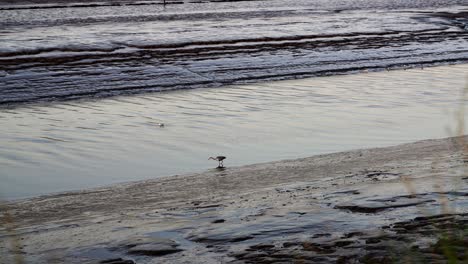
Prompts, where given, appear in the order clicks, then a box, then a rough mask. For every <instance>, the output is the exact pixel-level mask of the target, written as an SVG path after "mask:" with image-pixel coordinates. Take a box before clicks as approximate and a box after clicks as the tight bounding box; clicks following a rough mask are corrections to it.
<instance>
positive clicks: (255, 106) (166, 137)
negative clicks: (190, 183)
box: [0, 65, 468, 197]
mask: <svg viewBox="0 0 468 264" xmlns="http://www.w3.org/2000/svg"><path fill="white" fill-rule="evenodd" d="M467 70H468V66H467V65H459V66H451V67H437V68H427V69H424V70H408V71H392V72H378V73H369V74H359V75H348V76H335V77H322V78H312V79H303V80H295V81H281V82H273V83H262V84H257V85H246V86H231V87H226V88H218V89H195V90H188V91H175V92H165V93H155V94H147V95H144V96H133V97H117V98H114V99H107V100H100V101H70V102H65V103H60V104H54V105H49V106H28V107H22V108H17V109H10V110H1V111H0V122H1V123H2V125H1V126H0V140H1V141H2V148H1V149H0V166H1V169H0V179H1V182H2V184H1V185H0V192H1V194H2V195H3V196H7V197H24V196H30V195H37V194H41V193H47V192H55V191H63V190H70V189H79V188H85V187H92V186H99V185H107V184H111V183H115V182H123V181H131V180H139V179H145V178H154V177H160V176H167V175H173V174H177V173H188V172H194V171H202V170H204V169H207V168H211V167H214V166H216V165H217V163H216V162H213V161H211V162H210V161H208V160H207V158H208V157H209V156H213V155H218V154H223V155H226V156H227V157H228V159H227V160H226V162H225V165H227V166H237V165H243V164H250V163H257V162H266V161H272V160H279V159H287V158H297V157H303V156H310V155H314V154H319V153H330V152H336V151H343V150H350V149H355V148H365V147H373V146H388V145H394V144H398V143H402V142H409V141H413V140H419V139H427V138H439V137H446V136H450V134H449V132H448V131H447V129H449V128H451V129H452V130H453V128H454V127H455V117H454V114H453V113H454V111H455V109H457V107H458V106H459V102H460V95H461V89H462V88H463V87H464V85H465V78H466V72H467ZM159 123H164V124H165V126H164V127H160V126H159V125H158V124H159Z"/></svg>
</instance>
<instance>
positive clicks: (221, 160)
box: [208, 156, 226, 168]
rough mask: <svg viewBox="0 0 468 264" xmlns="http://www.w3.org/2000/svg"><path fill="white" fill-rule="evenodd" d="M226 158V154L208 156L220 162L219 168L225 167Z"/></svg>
mask: <svg viewBox="0 0 468 264" xmlns="http://www.w3.org/2000/svg"><path fill="white" fill-rule="evenodd" d="M225 159H226V157H224V156H217V157H216V158H213V157H209V158H208V160H217V161H218V162H219V164H218V168H224V165H223V160H225Z"/></svg>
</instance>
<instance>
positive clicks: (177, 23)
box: [0, 0, 468, 107]
mask: <svg viewBox="0 0 468 264" xmlns="http://www.w3.org/2000/svg"><path fill="white" fill-rule="evenodd" d="M56 2H58V3H60V2H62V5H61V6H60V4H56V5H57V8H52V9H51V8H40V5H37V6H35V7H38V8H34V9H27V8H28V7H27V6H26V7H25V6H20V7H21V8H26V9H17V7H15V6H11V7H10V8H9V6H2V8H4V10H1V13H0V29H1V30H0V107H1V106H4V105H16V104H18V103H24V102H37V101H57V100H66V99H76V98H90V97H91V98H96V97H99V98H100V97H106V96H113V95H123V94H137V93H145V92H152V91H165V90H174V89H187V88H204V87H221V86H225V85H227V84H241V83H242V84H244V83H255V82H259V81H271V80H284V79H294V78H304V77H312V76H322V75H333V74H339V73H349V72H356V71H359V70H363V69H385V68H407V67H414V66H415V65H416V66H417V67H419V65H425V66H427V65H440V64H449V63H450V64H454V63H466V62H467V61H468V49H467V46H468V45H467V41H466V40H467V38H468V13H467V10H468V0H450V1H447V0H443V1H442V0H425V1H404V0H392V1H387V0H361V1H352V0H336V1H326V0H297V1H285V0H269V1H241V2H229V1H227V2H210V1H199V2H198V3H194V2H192V1H182V2H183V4H177V5H166V6H162V5H159V4H148V5H143V6H133V5H123V6H100V7H91V6H88V7H75V8H67V7H66V5H64V4H63V2H67V1H56ZM0 3H1V1H0ZM51 4H53V2H51ZM0 6H1V5H0ZM15 8H16V9H15Z"/></svg>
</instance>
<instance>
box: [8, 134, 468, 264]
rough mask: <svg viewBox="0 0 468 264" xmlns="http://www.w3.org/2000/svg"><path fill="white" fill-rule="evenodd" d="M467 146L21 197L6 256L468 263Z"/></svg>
mask: <svg viewBox="0 0 468 264" xmlns="http://www.w3.org/2000/svg"><path fill="white" fill-rule="evenodd" d="M467 140H468V136H464V137H458V138H448V139H438V140H425V141H420V142H416V143H412V144H405V145H399V146H395V147H388V148H376V149H365V150H355V151H349V152H341V153H334V154H327V155H319V156H313V157H309V158H304V159H297V160H284V161H277V162H271V163H264V164H254V165H250V166H243V167H232V168H231V167H227V168H224V169H212V170H209V171H206V172H204V173H199V174H191V175H178V176H171V177H166V178H159V179H155V180H148V181H142V182H134V183H128V184H122V185H115V186H110V187H107V188H99V189H92V190H85V191H81V192H69V193H61V194H55V195H48V196H42V197H37V198H32V199H28V200H18V201H14V202H11V203H9V204H7V205H6V206H7V208H8V210H7V211H5V210H2V216H3V219H4V220H6V221H4V224H2V228H1V229H0V237H1V238H2V239H1V241H0V254H1V255H2V256H7V257H6V258H5V257H2V259H1V260H0V262H1V263H12V261H13V258H14V257H16V258H17V259H24V260H26V261H27V262H28V263H29V262H31V263H114V264H117V263H120V264H122V263H130V264H131V263H162V262H164V263H228V262H233V263H252V262H255V263H279V262H283V263H291V262H298V263H320V262H323V263H330V262H337V263H359V262H361V263H376V262H381V263H386V262H388V263H395V262H398V261H406V260H408V261H410V262H411V261H412V260H414V261H416V260H417V261H424V262H431V263H445V262H446V261H447V256H449V257H450V258H452V259H453V258H455V259H458V260H465V261H466V260H467V256H466V252H467V251H466V249H467V244H468V241H467V240H466V237H467V236H466V235H465V233H463V232H464V230H466V224H467V217H468V215H467V212H468V177H467V172H466V166H467V164H468V157H467V156H466V155H467V153H468V151H467V150H466V144H465V143H466V142H465V141H467ZM463 146H465V147H463ZM463 148H465V149H463ZM5 212H7V213H5ZM442 235H443V236H442ZM447 245H448V246H447Z"/></svg>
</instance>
